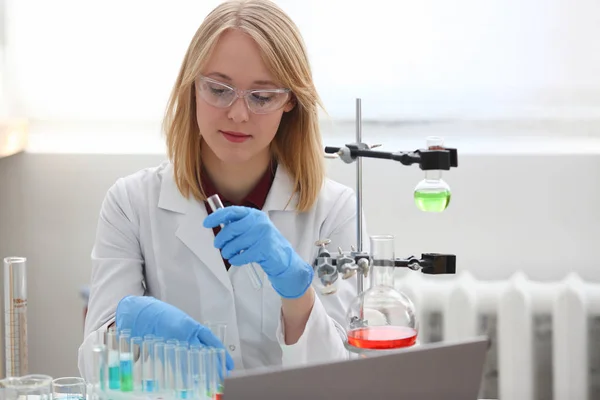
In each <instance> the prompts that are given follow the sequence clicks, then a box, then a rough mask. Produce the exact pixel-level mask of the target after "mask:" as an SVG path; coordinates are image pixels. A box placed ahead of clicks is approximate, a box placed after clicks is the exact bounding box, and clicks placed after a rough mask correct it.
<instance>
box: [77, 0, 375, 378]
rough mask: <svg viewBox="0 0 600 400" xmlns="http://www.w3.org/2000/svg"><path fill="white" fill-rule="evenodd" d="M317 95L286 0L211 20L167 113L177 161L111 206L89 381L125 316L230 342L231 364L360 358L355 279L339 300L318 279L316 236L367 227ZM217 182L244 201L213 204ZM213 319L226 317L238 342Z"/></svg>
mask: <svg viewBox="0 0 600 400" xmlns="http://www.w3.org/2000/svg"><path fill="white" fill-rule="evenodd" d="M319 104H320V100H319V97H318V95H317V92H316V90H315V88H314V85H313V80H312V76H311V70H310V66H309V62H308V59H307V53H306V50H305V48H304V44H303V41H302V38H301V36H300V34H299V32H298V30H297V28H296V26H295V25H294V23H293V22H292V21H291V20H290V18H289V17H288V16H287V15H286V14H284V13H283V12H282V11H281V10H280V9H279V8H278V7H277V6H276V5H274V4H273V3H271V2H269V1H267V0H249V1H229V2H226V3H223V4H221V5H220V6H218V7H217V8H216V9H214V10H213V11H212V12H211V13H210V14H209V15H208V16H207V17H206V19H205V20H204V22H203V23H202V25H201V26H200V28H199V29H198V31H197V32H196V34H195V36H194V37H193V39H192V41H191V44H190V46H189V49H188V51H187V54H186V56H185V58H184V60H183V65H182V66H181V70H180V72H179V76H178V77H177V81H176V83H175V86H174V89H173V92H172V96H171V99H170V102H169V105H168V108H167V113H166V118H165V123H164V130H165V132H166V138H167V145H168V146H167V147H168V155H169V159H170V161H169V162H166V163H164V164H162V165H160V166H158V167H156V168H149V169H145V170H142V171H139V172H138V173H135V174H133V175H131V176H127V177H125V178H121V179H119V180H118V181H117V182H116V183H115V184H114V185H113V186H112V187H111V188H110V189H109V191H108V193H107V195H106V198H105V200H104V202H103V205H102V209H101V213H100V218H99V224H98V231H97V237H96V241H95V245H94V248H93V252H92V260H93V269H92V281H91V282H92V283H91V293H90V300H89V311H88V315H87V319H86V324H85V339H84V342H83V344H82V345H81V347H80V349H79V368H80V371H81V373H82V376H84V377H86V378H89V375H88V374H89V373H90V371H91V370H92V368H91V351H90V350H91V346H92V344H93V341H94V338H95V334H96V332H97V331H100V332H101V331H104V330H106V329H107V328H108V327H109V326H112V325H114V324H115V322H116V325H117V329H119V330H120V329H131V330H132V336H144V335H146V334H154V335H157V336H161V337H163V338H165V339H169V338H174V339H178V340H185V341H188V342H190V343H196V344H200V345H206V346H223V347H225V349H226V350H227V353H228V361H227V366H228V368H229V369H232V368H236V369H249V368H256V367H262V366H274V365H283V366H290V365H297V364H303V363H313V362H322V361H332V360H340V359H345V358H347V357H348V353H347V351H346V350H345V348H344V345H343V337H344V335H345V329H344V328H343V325H344V322H345V321H344V316H345V312H346V309H347V306H348V305H349V303H350V301H351V300H352V299H353V298H354V297H355V295H356V281H355V279H348V280H346V281H342V282H341V283H340V287H339V288H338V291H337V293H336V294H335V295H330V296H323V295H321V293H320V292H319V291H318V290H315V289H314V288H313V283H317V282H318V279H317V278H315V276H314V272H313V268H312V266H311V265H312V262H313V260H314V259H315V257H316V255H317V250H318V249H317V247H316V246H315V244H314V243H315V241H316V240H318V239H322V238H329V239H331V247H332V248H333V249H336V248H338V246H339V247H342V248H345V249H348V248H350V246H351V245H353V244H355V238H356V230H355V229H356V208H355V201H354V194H353V191H352V190H351V189H349V188H347V187H345V186H342V185H341V184H338V183H335V182H333V181H331V180H329V179H326V178H325V170H324V163H323V148H322V144H321V138H320V132H319V124H318V105H319ZM215 193H218V194H219V195H220V197H221V198H222V199H223V200H224V202H228V203H229V204H231V205H233V206H231V207H226V208H224V209H221V210H218V211H217V212H214V213H211V212H210V209H209V208H208V207H207V205H206V202H205V200H206V198H207V197H209V196H211V195H212V194H215ZM221 224H224V228H222V229H220V228H219V226H220V225H221ZM364 234H365V237H366V232H365V233H364ZM248 263H256V265H259V266H260V268H258V271H259V273H260V275H261V278H262V280H263V287H262V289H260V290H256V289H255V288H254V287H253V286H252V284H251V281H250V279H249V276H248V274H247V272H248V271H247V270H246V269H247V268H248V267H244V266H243V265H245V264H248ZM231 265H242V267H239V268H238V267H235V266H231ZM207 321H223V322H226V323H227V334H226V338H225V341H224V343H221V342H220V341H219V340H218V339H217V338H215V337H214V336H213V334H212V333H211V332H210V330H209V329H207V328H206V326H205V325H203V324H204V323H206V322H207Z"/></svg>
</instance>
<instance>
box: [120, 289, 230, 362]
mask: <svg viewBox="0 0 600 400" xmlns="http://www.w3.org/2000/svg"><path fill="white" fill-rule="evenodd" d="M116 323H117V329H118V330H119V331H121V330H123V329H131V337H142V338H143V337H144V336H145V335H154V336H157V337H162V338H164V339H165V340H169V339H176V340H179V341H180V342H183V341H185V342H188V343H189V344H190V346H192V345H200V346H208V347H219V348H222V349H224V348H225V347H224V345H223V343H221V341H220V340H219V339H218V338H217V337H216V336H215V335H214V334H213V333H212V332H211V330H210V329H208V328H207V327H205V326H204V325H201V324H199V323H198V322H196V321H194V320H193V319H192V317H190V316H189V315H187V314H186V313H184V312H183V311H181V310H180V309H178V308H177V307H174V306H172V305H170V304H167V303H165V302H163V301H160V300H157V299H155V298H154V297H149V296H127V297H124V298H123V299H122V300H121V301H120V302H119V304H118V306H117V316H116ZM225 352H226V354H227V361H226V367H227V369H228V370H232V369H233V359H232V358H231V356H230V355H229V353H228V352H227V350H225Z"/></svg>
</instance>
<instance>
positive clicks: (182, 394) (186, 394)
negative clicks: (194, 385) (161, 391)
mask: <svg viewBox="0 0 600 400" xmlns="http://www.w3.org/2000/svg"><path fill="white" fill-rule="evenodd" d="M191 395H192V391H191V390H186V389H184V390H178V391H177V398H178V399H189V398H190V397H192V396H191Z"/></svg>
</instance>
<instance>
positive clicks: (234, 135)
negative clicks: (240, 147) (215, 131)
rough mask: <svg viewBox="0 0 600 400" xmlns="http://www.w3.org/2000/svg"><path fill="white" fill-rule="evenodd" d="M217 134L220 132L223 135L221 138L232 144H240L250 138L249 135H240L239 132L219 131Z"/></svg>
mask: <svg viewBox="0 0 600 400" xmlns="http://www.w3.org/2000/svg"><path fill="white" fill-rule="evenodd" d="M219 132H221V135H223V137H224V138H225V139H227V140H229V141H230V142H233V143H242V142H245V141H246V140H248V139H250V138H251V137H252V136H250V135H246V134H245V133H241V132H233V131H219Z"/></svg>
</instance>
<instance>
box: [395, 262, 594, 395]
mask: <svg viewBox="0 0 600 400" xmlns="http://www.w3.org/2000/svg"><path fill="white" fill-rule="evenodd" d="M396 282H397V283H396V284H397V288H398V289H399V290H401V291H403V292H404V293H405V294H406V295H407V296H409V297H410V298H411V300H413V302H414V303H415V307H416V310H417V318H418V321H419V328H420V331H419V340H420V342H421V343H427V342H434V341H439V340H456V339H463V338H469V337H473V336H479V335H481V334H486V335H488V336H489V337H490V339H491V345H490V350H489V352H488V360H487V363H486V368H485V371H484V377H483V379H482V389H481V392H482V393H481V394H482V396H483V397H485V398H498V399H501V400H505V399H506V400H546V399H547V400H592V399H593V400H595V399H600V382H599V380H598V378H599V376H597V374H599V373H600V371H599V370H600V357H599V356H600V330H599V329H598V328H599V327H600V324H599V323H598V322H600V318H598V317H599V316H600V284H596V283H588V282H583V281H582V279H581V278H580V277H579V276H577V275H569V276H568V277H567V278H566V279H564V280H563V281H560V282H534V281H530V280H528V279H527V277H526V276H525V275H524V274H523V273H516V274H515V275H514V276H512V277H511V279H509V280H506V281H478V280H476V279H474V278H473V277H472V275H470V274H469V273H460V274H457V275H456V276H427V275H423V274H421V273H418V272H409V273H406V274H404V273H403V274H402V276H399V277H398V279H397V281H396ZM544 341H545V342H546V346H544V345H543V343H544Z"/></svg>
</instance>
